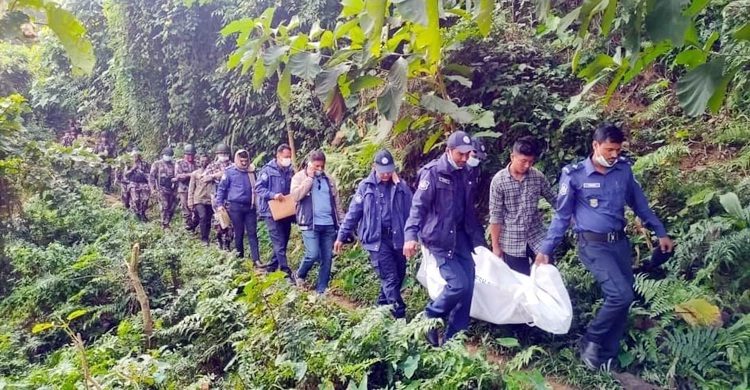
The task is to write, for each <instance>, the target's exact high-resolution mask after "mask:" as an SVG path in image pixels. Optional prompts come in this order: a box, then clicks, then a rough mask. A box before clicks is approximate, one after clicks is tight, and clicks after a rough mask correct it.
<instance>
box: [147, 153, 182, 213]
mask: <svg viewBox="0 0 750 390" xmlns="http://www.w3.org/2000/svg"><path fill="white" fill-rule="evenodd" d="M172 157H174V152H173V151H172V148H170V147H166V148H164V149H162V151H161V160H160V161H157V162H155V163H154V165H153V166H151V175H150V181H151V190H152V191H154V192H156V193H157V195H158V197H159V208H160V209H161V225H162V227H164V228H168V227H169V224H170V223H171V222H172V216H173V215H174V208H175V203H177V198H176V193H175V184H176V183H177V177H175V166H174V162H173V161H172Z"/></svg>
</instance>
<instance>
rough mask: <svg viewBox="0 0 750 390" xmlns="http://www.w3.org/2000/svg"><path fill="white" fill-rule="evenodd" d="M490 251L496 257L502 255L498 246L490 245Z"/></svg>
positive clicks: (501, 250)
mask: <svg viewBox="0 0 750 390" xmlns="http://www.w3.org/2000/svg"><path fill="white" fill-rule="evenodd" d="M492 253H494V254H495V256H497V257H501V258H502V257H503V249H502V248H501V247H499V246H494V245H493V246H492Z"/></svg>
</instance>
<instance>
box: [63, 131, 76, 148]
mask: <svg viewBox="0 0 750 390" xmlns="http://www.w3.org/2000/svg"><path fill="white" fill-rule="evenodd" d="M73 141H75V137H73V136H72V135H70V134H65V135H64V136H63V137H62V140H61V141H60V143H61V144H62V146H73Z"/></svg>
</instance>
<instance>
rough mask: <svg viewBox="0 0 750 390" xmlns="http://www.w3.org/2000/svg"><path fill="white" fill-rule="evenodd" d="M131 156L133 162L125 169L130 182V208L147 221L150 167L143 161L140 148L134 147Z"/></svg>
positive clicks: (138, 216)
mask: <svg viewBox="0 0 750 390" xmlns="http://www.w3.org/2000/svg"><path fill="white" fill-rule="evenodd" d="M131 156H132V157H133V164H132V165H131V166H130V168H129V169H128V170H126V171H125V180H127V182H128V190H129V191H130V208H131V209H132V210H133V213H134V214H135V215H136V217H137V218H138V219H139V220H140V221H143V222H147V221H148V218H147V217H146V210H148V200H149V198H150V197H151V187H149V183H148V177H149V172H150V167H149V165H148V163H147V162H145V161H143V156H141V152H140V150H138V148H133V152H132V153H131Z"/></svg>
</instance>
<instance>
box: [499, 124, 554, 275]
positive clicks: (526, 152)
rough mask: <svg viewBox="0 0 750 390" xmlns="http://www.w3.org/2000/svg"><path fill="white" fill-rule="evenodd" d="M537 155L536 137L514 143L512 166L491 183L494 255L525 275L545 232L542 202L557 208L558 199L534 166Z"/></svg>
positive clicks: (501, 171)
mask: <svg viewBox="0 0 750 390" xmlns="http://www.w3.org/2000/svg"><path fill="white" fill-rule="evenodd" d="M537 153H538V152H537V148H536V146H535V140H534V139H533V138H531V137H523V138H520V139H519V140H518V141H516V143H515V144H513V150H512V151H511V153H510V164H508V166H507V167H505V168H504V169H502V170H500V171H499V172H497V173H496V174H495V176H494V177H493V178H492V183H491V184H490V236H491V237H492V252H493V253H494V254H495V255H496V256H498V257H502V258H503V261H505V263H506V264H508V266H509V267H510V268H511V269H513V270H514V271H516V272H520V273H522V274H526V275H530V274H531V263H533V262H534V259H535V257H536V254H537V253H539V247H540V246H541V245H542V240H543V239H544V235H545V233H546V228H545V226H544V220H543V215H542V212H541V211H539V199H542V198H543V199H545V200H547V202H548V203H549V204H550V205H551V206H552V207H554V206H555V203H556V198H557V197H556V195H555V193H554V192H553V191H552V189H551V187H550V184H549V181H548V180H547V178H546V177H545V176H544V174H543V173H542V172H540V171H539V170H537V169H536V168H534V167H533V165H534V162H535V161H536V156H537Z"/></svg>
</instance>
